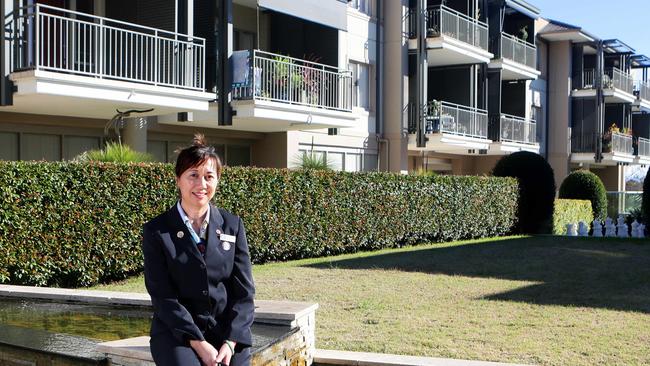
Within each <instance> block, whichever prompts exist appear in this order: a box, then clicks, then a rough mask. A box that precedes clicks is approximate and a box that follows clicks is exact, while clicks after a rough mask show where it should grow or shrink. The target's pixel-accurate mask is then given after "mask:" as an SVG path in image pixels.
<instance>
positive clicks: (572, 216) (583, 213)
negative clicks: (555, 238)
mask: <svg viewBox="0 0 650 366" xmlns="http://www.w3.org/2000/svg"><path fill="white" fill-rule="evenodd" d="M580 221H584V222H585V223H586V224H587V225H590V224H591V223H592V222H593V221H594V215H593V213H592V210H591V201H589V200H570V199H561V198H560V199H556V200H555V206H554V210H553V234H555V235H566V225H567V224H569V223H573V224H576V225H577V224H578V223H579V222H580Z"/></svg>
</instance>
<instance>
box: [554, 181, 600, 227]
mask: <svg viewBox="0 0 650 366" xmlns="http://www.w3.org/2000/svg"><path fill="white" fill-rule="evenodd" d="M560 198H568V199H575V200H589V201H591V209H592V210H593V214H594V218H598V219H599V220H604V219H605V218H607V194H606V191H605V185H604V184H603V181H602V180H600V178H598V176H597V175H596V174H594V173H592V172H590V171H588V170H576V171H574V172H571V174H569V175H567V177H566V178H564V181H562V185H560Z"/></svg>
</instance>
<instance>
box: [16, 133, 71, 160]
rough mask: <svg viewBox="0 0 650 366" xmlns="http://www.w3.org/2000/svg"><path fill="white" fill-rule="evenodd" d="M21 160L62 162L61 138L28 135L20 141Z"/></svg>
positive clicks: (58, 136)
mask: <svg viewBox="0 0 650 366" xmlns="http://www.w3.org/2000/svg"><path fill="white" fill-rule="evenodd" d="M20 148H21V154H20V157H21V160H47V161H58V160H61V136H60V135H41V134H31V133H26V134H24V135H23V136H22V139H21V141H20Z"/></svg>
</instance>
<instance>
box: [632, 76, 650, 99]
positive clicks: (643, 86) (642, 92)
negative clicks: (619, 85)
mask: <svg viewBox="0 0 650 366" xmlns="http://www.w3.org/2000/svg"><path fill="white" fill-rule="evenodd" d="M634 92H635V94H636V95H638V96H639V98H640V99H644V100H648V101H650V84H648V83H647V82H645V81H640V80H637V81H635V82H634Z"/></svg>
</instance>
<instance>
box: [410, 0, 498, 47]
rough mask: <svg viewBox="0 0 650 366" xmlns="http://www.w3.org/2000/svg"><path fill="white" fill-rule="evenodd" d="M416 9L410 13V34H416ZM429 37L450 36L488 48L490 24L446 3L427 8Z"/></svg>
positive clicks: (475, 45) (411, 35)
mask: <svg viewBox="0 0 650 366" xmlns="http://www.w3.org/2000/svg"><path fill="white" fill-rule="evenodd" d="M416 15H417V13H416V11H415V10H411V11H410V12H409V15H408V27H409V36H410V37H411V38H413V37H415V35H416V29H417V28H416V27H417V25H416V23H417V22H416ZM425 17H426V23H427V25H426V32H427V35H426V36H427V38H430V37H440V36H442V35H444V36H449V37H451V38H454V39H457V40H459V41H462V42H465V43H467V44H470V45H472V46H474V47H479V48H482V49H483V50H485V51H487V50H488V25H487V24H486V23H483V22H481V21H478V20H476V19H473V18H471V17H469V16H467V15H465V14H463V13H460V12H458V11H456V10H454V9H451V8H448V7H446V6H444V5H438V6H431V7H428V8H427V10H426V16H425Z"/></svg>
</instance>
